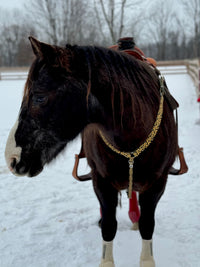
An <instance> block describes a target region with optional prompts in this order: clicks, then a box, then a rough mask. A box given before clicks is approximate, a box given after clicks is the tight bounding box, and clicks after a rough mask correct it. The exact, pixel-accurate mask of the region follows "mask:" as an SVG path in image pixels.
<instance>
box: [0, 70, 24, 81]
mask: <svg viewBox="0 0 200 267" xmlns="http://www.w3.org/2000/svg"><path fill="white" fill-rule="evenodd" d="M27 75H28V72H1V73H0V80H25V79H26V78H27Z"/></svg>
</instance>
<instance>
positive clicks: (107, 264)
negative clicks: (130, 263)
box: [99, 261, 115, 267]
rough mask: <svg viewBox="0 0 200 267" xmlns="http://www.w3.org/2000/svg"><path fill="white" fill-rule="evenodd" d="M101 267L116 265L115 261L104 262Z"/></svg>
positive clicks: (113, 266)
mask: <svg viewBox="0 0 200 267" xmlns="http://www.w3.org/2000/svg"><path fill="white" fill-rule="evenodd" d="M99 267H115V264H114V262H113V261H107V262H102V263H101V264H100V265H99Z"/></svg>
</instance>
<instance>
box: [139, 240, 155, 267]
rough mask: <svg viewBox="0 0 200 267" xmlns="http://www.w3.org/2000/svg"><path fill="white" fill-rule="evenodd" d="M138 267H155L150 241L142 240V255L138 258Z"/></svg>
mask: <svg viewBox="0 0 200 267" xmlns="http://www.w3.org/2000/svg"><path fill="white" fill-rule="evenodd" d="M140 267H155V261H154V258H153V248H152V240H144V239H143V240H142V253H141V256H140Z"/></svg>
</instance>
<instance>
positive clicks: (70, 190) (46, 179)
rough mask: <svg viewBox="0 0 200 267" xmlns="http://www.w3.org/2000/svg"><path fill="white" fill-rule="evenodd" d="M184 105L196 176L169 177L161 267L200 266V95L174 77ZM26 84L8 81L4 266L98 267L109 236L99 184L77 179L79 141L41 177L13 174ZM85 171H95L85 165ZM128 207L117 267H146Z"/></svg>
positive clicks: (0, 144) (1, 174)
mask: <svg viewBox="0 0 200 267" xmlns="http://www.w3.org/2000/svg"><path fill="white" fill-rule="evenodd" d="M166 80H167V83H168V85H169V88H170V90H171V92H172V94H173V95H174V96H175V97H176V99H177V100H178V102H179V104H180V108H179V137H180V138H179V139H180V145H181V146H183V147H184V151H185V157H186V160H187V163H188V165H189V172H188V173H187V174H185V175H183V176H180V177H175V176H169V182H168V186H167V189H166V191H165V194H164V196H163V197H162V199H161V201H160V202H159V205H158V208H157V212H156V227H155V234H154V245H153V246H154V256H155V260H156V263H157V265H156V266H157V267H169V266H170V267H199V266H200V168H199V166H200V165H199V162H200V124H197V123H196V122H197V120H198V119H199V116H200V114H199V106H198V103H197V102H196V95H195V89H194V87H193V84H192V81H191V79H190V77H189V76H188V75H187V74H182V75H167V76H166ZM24 83H25V81H0V267H22V266H23V267H97V266H98V264H99V261H100V258H101V234H100V230H99V228H98V226H97V220H98V218H99V205H98V202H97V200H96V197H95V195H94V193H93V189H92V185H91V182H90V181H88V182H85V183H80V182H77V181H76V180H74V179H73V178H72V175H71V171H72V166H73V163H74V153H78V152H79V149H80V140H79V138H77V140H75V141H74V142H73V143H72V144H71V145H70V146H69V147H68V149H67V151H65V152H64V153H63V154H62V155H60V156H59V157H58V159H57V160H56V161H54V162H53V163H52V164H50V165H49V166H47V167H46V168H45V170H44V171H43V172H42V173H41V174H40V175H39V176H38V177H36V178H32V179H30V178H19V177H18V178H17V177H15V176H13V175H12V174H11V173H9V171H8V170H7V167H6V164H5V160H4V149H5V143H6V139H7V136H8V133H9V130H10V128H11V126H12V125H13V123H14V122H15V119H16V117H17V114H18V110H19V107H20V103H21V96H22V90H23V86H24ZM81 170H82V171H83V172H85V171H87V166H86V164H85V163H82V166H81ZM127 211H128V200H127V197H126V194H125V192H124V193H123V194H122V209H120V208H118V212H117V217H118V232H117V235H116V239H115V244H114V256H115V262H116V267H124V266H126V267H138V266H139V256H140V250H141V239H140V236H139V233H138V232H134V231H131V230H130V228H131V222H130V221H129V219H128V216H127Z"/></svg>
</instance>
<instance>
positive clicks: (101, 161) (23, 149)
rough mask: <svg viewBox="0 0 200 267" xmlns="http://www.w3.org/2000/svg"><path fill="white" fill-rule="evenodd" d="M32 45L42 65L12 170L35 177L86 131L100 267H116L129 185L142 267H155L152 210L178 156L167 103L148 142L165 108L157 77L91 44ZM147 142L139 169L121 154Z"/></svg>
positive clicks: (29, 88)
mask: <svg viewBox="0 0 200 267" xmlns="http://www.w3.org/2000/svg"><path fill="white" fill-rule="evenodd" d="M30 41H31V44H32V48H33V51H34V53H35V55H36V59H35V60H34V62H33V64H32V67H31V69H30V72H29V75H28V79H27V82H26V85H25V90H24V96H23V101H22V105H21V109H20V113H19V117H18V119H17V122H16V123H15V125H14V127H13V129H12V130H11V132H10V135H9V138H8V141H7V147H6V152H5V155H6V160H7V164H8V167H9V168H10V170H11V171H12V172H13V173H14V174H15V175H27V176H30V177H32V176H35V175H37V174H39V173H40V172H41V171H42V169H43V166H44V165H45V164H46V163H48V162H50V161H51V160H53V159H54V158H55V157H56V156H57V155H58V154H59V153H60V152H61V151H62V150H63V148H64V147H65V146H66V145H67V143H68V142H70V141H71V140H73V139H74V138H75V137H76V136H77V135H78V134H80V133H82V135H83V143H84V150H85V154H86V157H87V160H88V164H89V165H90V167H91V169H92V177H93V185H94V191H95V193H96V195H97V198H98V200H99V203H100V206H101V210H102V223H101V229H102V237H103V253H102V259H101V263H100V266H101V267H113V266H114V260H113V255H112V245H113V239H114V237H115V234H116V230H117V221H116V216H115V215H116V207H117V203H118V193H119V192H120V190H123V189H127V188H128V186H129V185H130V182H132V186H131V190H135V191H138V192H139V204H140V208H141V216H140V220H139V230H140V234H141V237H142V253H141V259H140V266H141V267H153V266H155V263H154V259H153V254H152V235H153V231H154V212H155V208H156V205H157V203H158V201H159V199H160V197H161V195H162V194H163V192H164V189H165V185H166V181H167V176H168V172H169V169H170V167H171V165H172V164H173V162H174V159H175V156H176V153H177V133H176V126H175V121H174V117H173V112H172V110H171V109H170V107H169V105H168V103H167V101H166V100H165V99H164V103H163V112H162V114H160V117H159V118H160V119H161V118H162V120H161V123H160V125H158V126H159V127H158V129H157V132H156V134H155V137H154V140H151V141H150V143H148V144H147V140H148V137H149V136H150V135H151V133H152V131H154V130H155V129H154V128H155V127H154V124H155V122H157V121H158V113H159V112H158V111H159V110H160V109H161V98H162V90H160V87H163V86H162V84H161V83H160V80H159V77H158V74H157V73H156V71H155V70H154V69H153V68H151V67H150V66H149V65H148V64H147V63H144V62H141V61H139V60H137V59H134V58H133V57H130V56H128V55H126V54H125V53H123V52H117V51H113V50H111V49H105V48H100V47H92V46H85V47H81V46H70V45H67V46H66V47H65V48H62V47H57V46H51V45H48V44H44V43H41V42H39V41H37V40H36V39H34V38H32V37H31V38H30ZM162 89H163V88H162ZM143 144H146V146H145V149H144V150H142V152H141V153H140V154H139V155H138V156H137V157H135V158H134V164H133V163H132V165H133V168H132V166H131V165H129V164H128V159H127V158H126V157H124V155H123V154H120V153H118V152H121V151H123V152H131V151H136V150H137V149H138V148H140V147H141V146H142V145H143ZM133 154H134V153H132V154H130V155H131V156H133ZM130 170H131V171H132V172H130ZM129 187H130V186H129Z"/></svg>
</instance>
